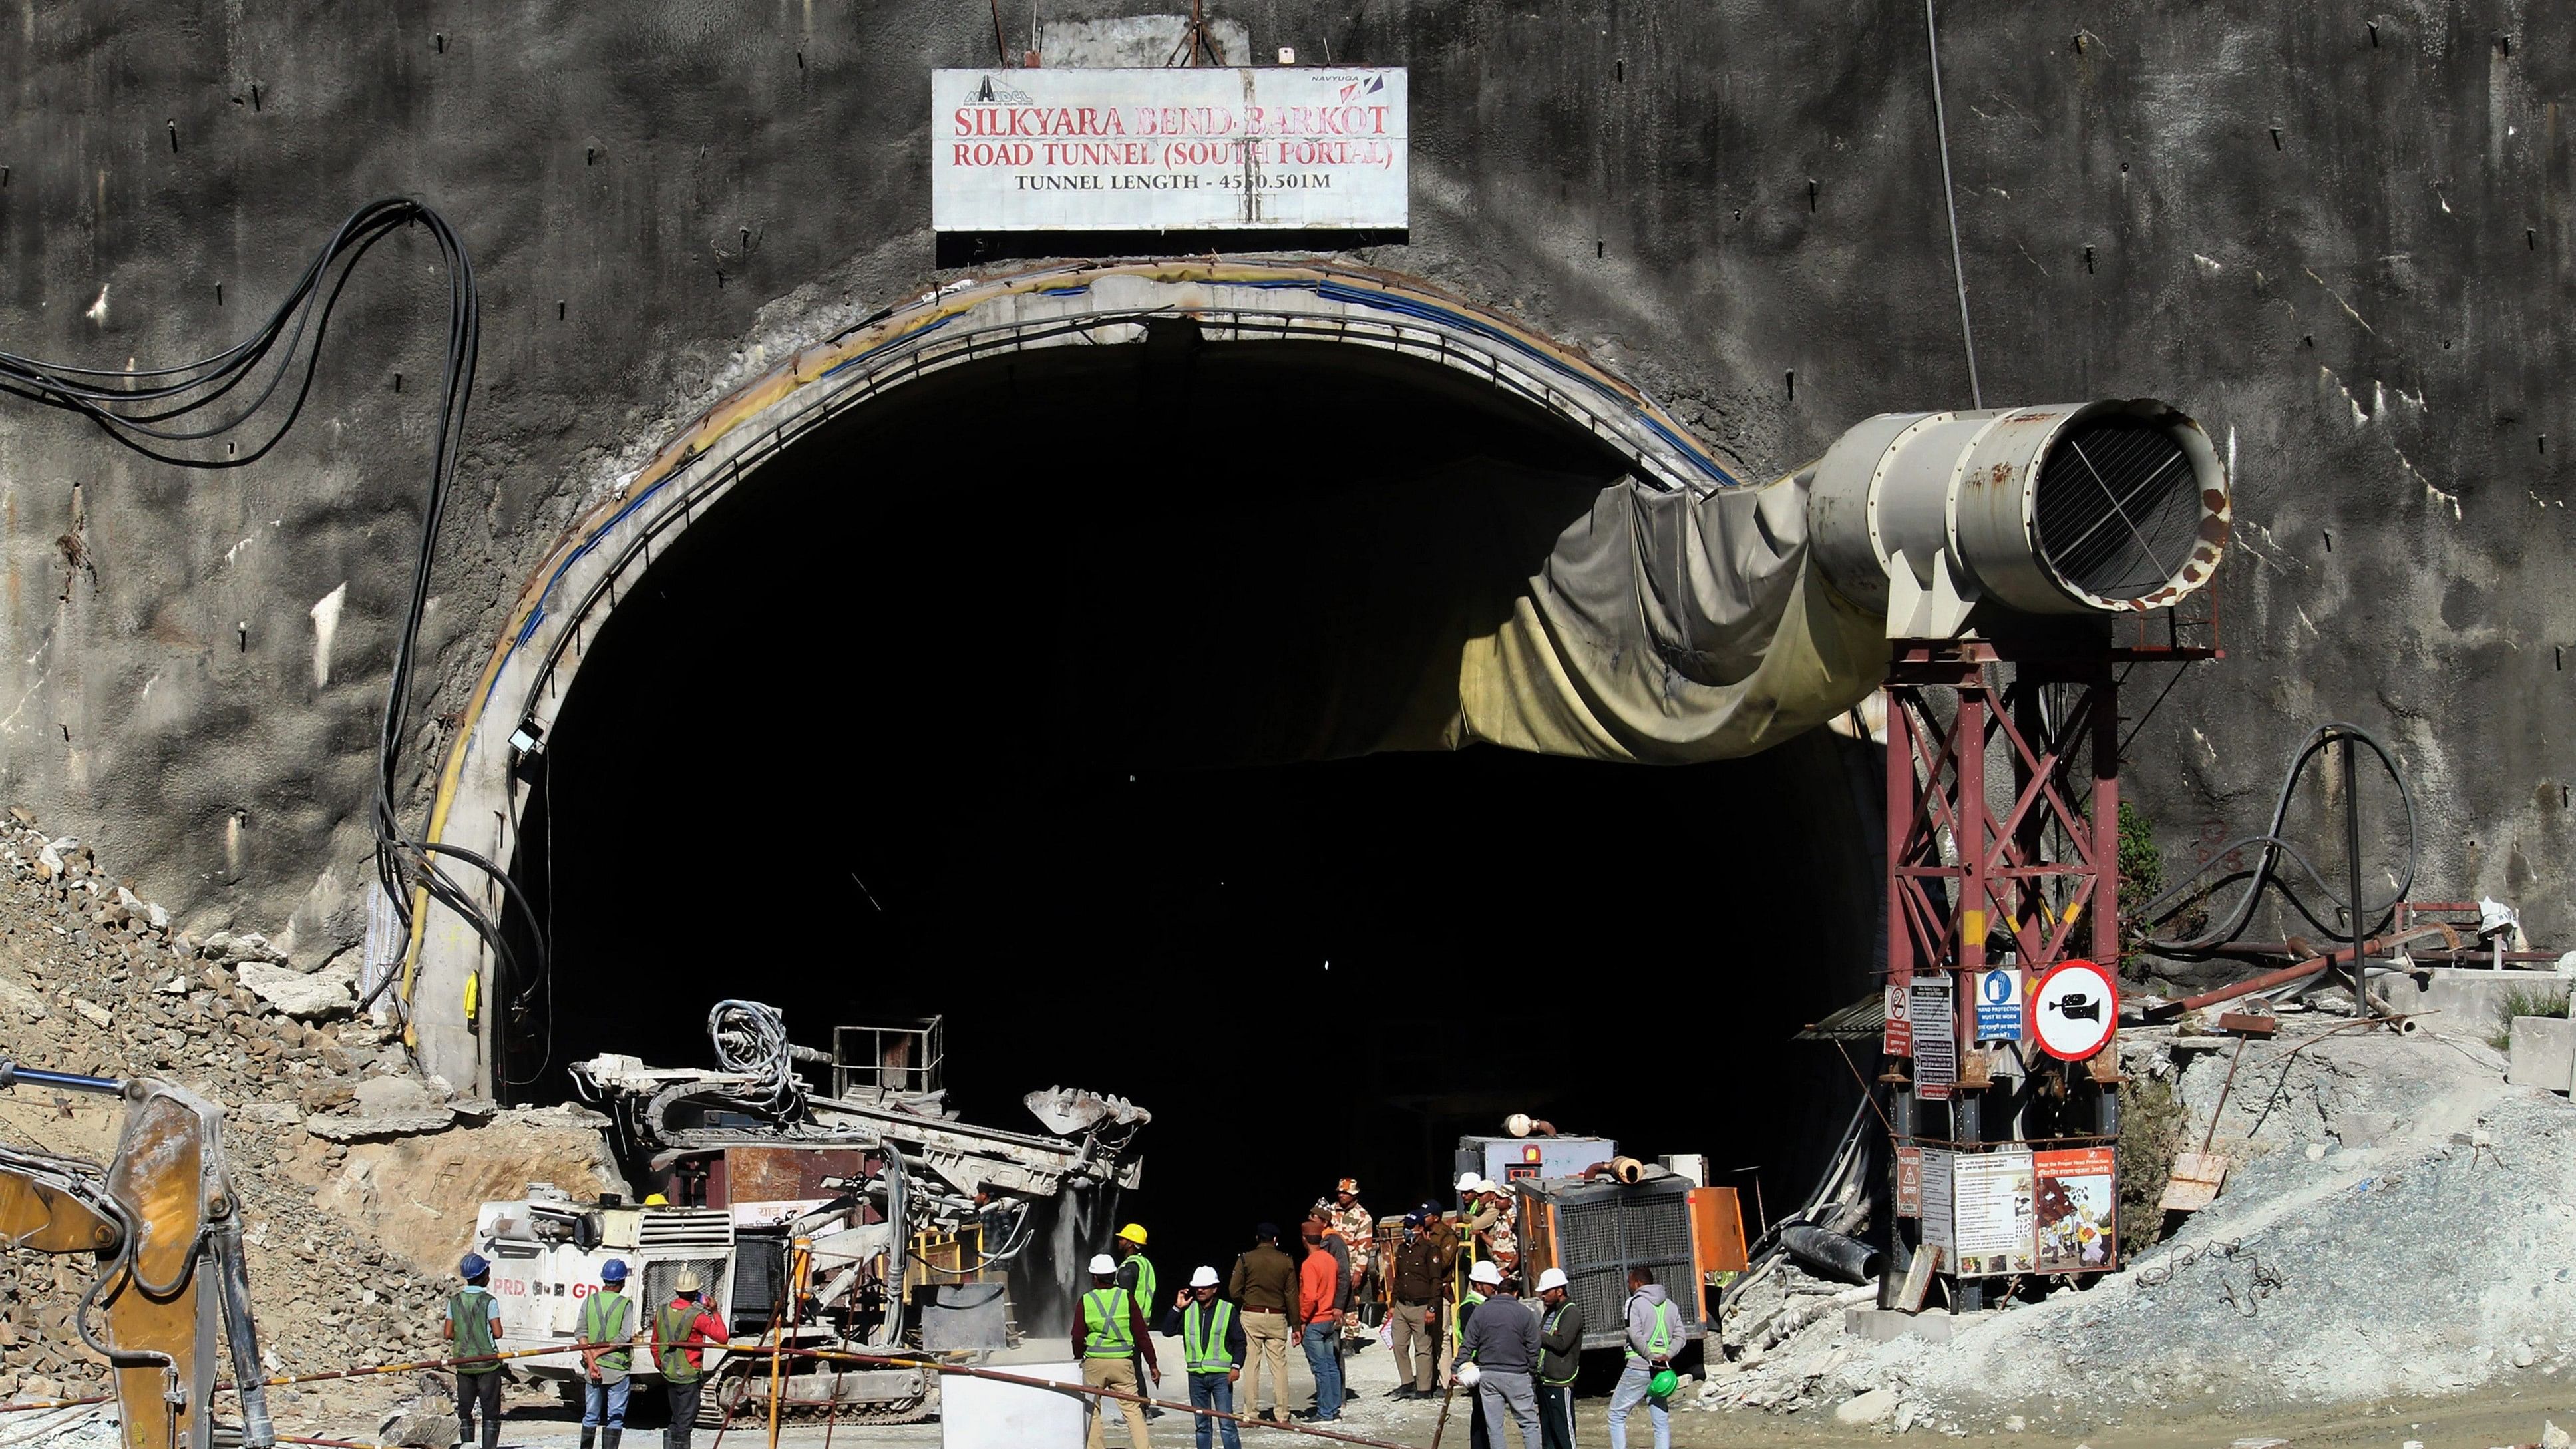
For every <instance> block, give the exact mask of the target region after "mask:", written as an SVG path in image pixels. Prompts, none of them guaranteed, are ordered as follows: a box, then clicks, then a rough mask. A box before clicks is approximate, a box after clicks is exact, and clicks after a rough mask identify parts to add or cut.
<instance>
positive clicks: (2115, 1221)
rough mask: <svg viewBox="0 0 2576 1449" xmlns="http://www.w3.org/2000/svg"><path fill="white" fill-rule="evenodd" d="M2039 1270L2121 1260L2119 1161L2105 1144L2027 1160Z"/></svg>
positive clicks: (2096, 1269) (2083, 1268)
mask: <svg viewBox="0 0 2576 1449" xmlns="http://www.w3.org/2000/svg"><path fill="white" fill-rule="evenodd" d="M2031 1172H2032V1176H2033V1184H2032V1186H2033V1192H2032V1204H2033V1214H2034V1218H2035V1222H2036V1227H2037V1231H2038V1235H2039V1237H2038V1244H2039V1246H2038V1265H2039V1271H2040V1272H2042V1273H2102V1272H2108V1271H2110V1270H2111V1269H2113V1268H2116V1267H2118V1266H2119V1264H2120V1229H2119V1217H2118V1214H2119V1203H2120V1193H2119V1166H2118V1163H2117V1161H2116V1159H2115V1158H2114V1156H2113V1153H2112V1150H2111V1149H2110V1148H2108V1147H2083V1148H2076V1149H2073V1150H2068V1151H2057V1152H2041V1153H2037V1154H2034V1155H2033V1157H2032V1159H2031Z"/></svg>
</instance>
